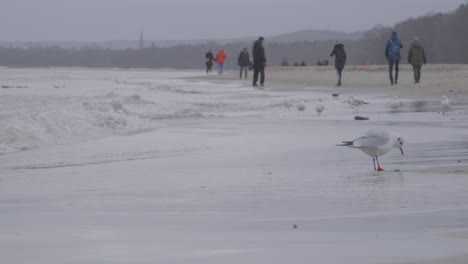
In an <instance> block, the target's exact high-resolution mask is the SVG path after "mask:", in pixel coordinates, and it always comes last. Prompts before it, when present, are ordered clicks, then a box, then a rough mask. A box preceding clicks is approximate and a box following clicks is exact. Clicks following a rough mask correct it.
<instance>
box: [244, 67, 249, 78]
mask: <svg viewBox="0 0 468 264" xmlns="http://www.w3.org/2000/svg"><path fill="white" fill-rule="evenodd" d="M244 71H245V79H246V80H247V72H248V71H249V67H248V66H244Z"/></svg>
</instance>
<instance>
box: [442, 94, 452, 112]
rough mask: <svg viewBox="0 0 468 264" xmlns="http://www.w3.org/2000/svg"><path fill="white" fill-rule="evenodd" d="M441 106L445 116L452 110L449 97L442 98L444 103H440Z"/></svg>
mask: <svg viewBox="0 0 468 264" xmlns="http://www.w3.org/2000/svg"><path fill="white" fill-rule="evenodd" d="M440 104H441V105H442V114H444V115H445V114H446V113H447V112H448V110H449V109H450V100H449V99H448V97H447V96H442V101H441V102H440Z"/></svg>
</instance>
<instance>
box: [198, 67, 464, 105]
mask: <svg viewBox="0 0 468 264" xmlns="http://www.w3.org/2000/svg"><path fill="white" fill-rule="evenodd" d="M249 74H250V76H249V80H251V77H252V72H249ZM194 79H206V80H213V81H219V80H238V74H237V72H234V71H229V72H226V73H225V74H224V75H222V76H218V75H216V74H212V75H209V76H203V77H195V78H194ZM342 79H343V86H342V89H343V90H346V92H350V93H389V92H390V91H391V92H392V93H398V94H399V95H401V96H402V97H404V96H407V97H408V96H409V97H411V96H417V95H421V94H427V93H431V94H433V95H434V96H441V95H444V94H445V95H447V94H449V93H450V91H452V92H464V93H467V92H468V65H459V64H434V65H426V66H423V68H422V77H421V83H419V84H414V80H413V72H412V68H411V66H410V65H401V66H400V76H399V83H398V85H394V86H391V85H390V82H389V79H388V67H387V66H384V65H377V66H347V67H346V68H345V69H344V71H343V78H342ZM265 83H266V85H267V87H269V88H275V87H276V88H278V85H275V84H281V85H280V86H281V87H282V88H281V89H284V85H285V84H286V87H287V86H288V85H290V87H291V89H294V87H295V86H294V84H302V85H307V86H312V87H329V88H332V87H333V85H334V84H335V83H336V75H335V68H334V67H333V66H326V67H317V66H312V67H269V68H267V70H266V81H265ZM389 89H391V90H389Z"/></svg>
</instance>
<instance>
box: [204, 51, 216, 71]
mask: <svg viewBox="0 0 468 264" xmlns="http://www.w3.org/2000/svg"><path fill="white" fill-rule="evenodd" d="M213 61H214V56H213V52H211V50H209V51H208V52H207V53H206V54H205V65H206V74H208V72H211V67H212V66H213Z"/></svg>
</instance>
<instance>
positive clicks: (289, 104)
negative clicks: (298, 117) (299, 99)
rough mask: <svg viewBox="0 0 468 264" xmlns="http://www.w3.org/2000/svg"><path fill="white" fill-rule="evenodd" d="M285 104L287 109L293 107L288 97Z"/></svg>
mask: <svg viewBox="0 0 468 264" xmlns="http://www.w3.org/2000/svg"><path fill="white" fill-rule="evenodd" d="M283 104H284V107H286V108H288V109H290V108H291V106H292V103H291V101H290V100H289V97H287V96H286V97H285V98H284V101H283Z"/></svg>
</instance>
